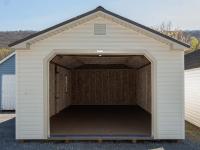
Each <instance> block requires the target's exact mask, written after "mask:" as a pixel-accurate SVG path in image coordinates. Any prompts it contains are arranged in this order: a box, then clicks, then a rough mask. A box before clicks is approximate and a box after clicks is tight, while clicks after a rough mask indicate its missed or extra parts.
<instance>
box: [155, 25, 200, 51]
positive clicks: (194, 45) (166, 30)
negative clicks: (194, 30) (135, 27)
mask: <svg viewBox="0 0 200 150" xmlns="http://www.w3.org/2000/svg"><path fill="white" fill-rule="evenodd" d="M153 29H155V30H157V31H159V32H161V33H163V34H165V35H168V36H170V37H172V38H175V39H177V40H179V41H182V42H184V43H188V44H190V45H191V49H192V50H196V49H198V48H200V39H198V38H196V37H191V36H190V35H189V34H186V33H184V31H182V30H180V29H178V28H174V29H173V26H172V23H171V22H168V23H165V22H163V23H162V24H161V25H159V26H157V27H154V28H153Z"/></svg>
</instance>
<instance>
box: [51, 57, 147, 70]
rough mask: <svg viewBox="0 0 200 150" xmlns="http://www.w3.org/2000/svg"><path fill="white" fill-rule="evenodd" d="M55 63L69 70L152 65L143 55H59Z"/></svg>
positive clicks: (54, 60)
mask: <svg viewBox="0 0 200 150" xmlns="http://www.w3.org/2000/svg"><path fill="white" fill-rule="evenodd" d="M52 62H53V63H56V64H58V65H61V66H64V67H66V68H69V69H76V68H77V69H84V68H86V69H88V68H89V69H92V68H108V67H110V68H113V67H114V68H116V69H117V68H129V69H130V68H134V69H137V68H140V67H142V66H144V65H147V64H150V61H149V60H148V59H147V58H146V57H145V56H143V55H134V56H98V55H97V56H78V55H77V56H70V55H57V56H55V57H54V58H53V59H52Z"/></svg>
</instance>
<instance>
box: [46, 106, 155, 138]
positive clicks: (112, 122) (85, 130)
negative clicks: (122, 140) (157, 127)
mask: <svg viewBox="0 0 200 150" xmlns="http://www.w3.org/2000/svg"><path fill="white" fill-rule="evenodd" d="M50 134H51V136H55V137H56V136H61V137H62V136H63V137H64V136H144V137H150V136H151V115H150V114H149V113H147V112H146V111H144V110H143V109H141V108H140V107H138V106H70V107H68V108H66V109H64V110H63V111H61V112H60V113H58V114H56V115H55V116H53V117H51V120H50Z"/></svg>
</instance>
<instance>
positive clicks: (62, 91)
mask: <svg viewBox="0 0 200 150" xmlns="http://www.w3.org/2000/svg"><path fill="white" fill-rule="evenodd" d="M56 71H57V73H56V113H58V112H60V111H61V110H63V109H64V108H66V107H67V106H69V105H70V101H71V94H70V82H69V81H70V71H69V70H67V69H66V68H63V67H60V66H56ZM66 76H67V78H68V79H67V80H68V81H67V84H68V85H67V86H68V87H67V88H68V89H67V90H66Z"/></svg>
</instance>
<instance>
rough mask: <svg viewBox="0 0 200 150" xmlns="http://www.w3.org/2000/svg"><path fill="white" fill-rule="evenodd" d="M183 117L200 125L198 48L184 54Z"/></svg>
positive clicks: (199, 62) (199, 54)
mask: <svg viewBox="0 0 200 150" xmlns="http://www.w3.org/2000/svg"><path fill="white" fill-rule="evenodd" d="M185 119H186V120H187V121H188V122H190V123H192V124H194V125H196V126H198V127H200V50H196V51H194V52H191V53H188V54H186V55H185Z"/></svg>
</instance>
